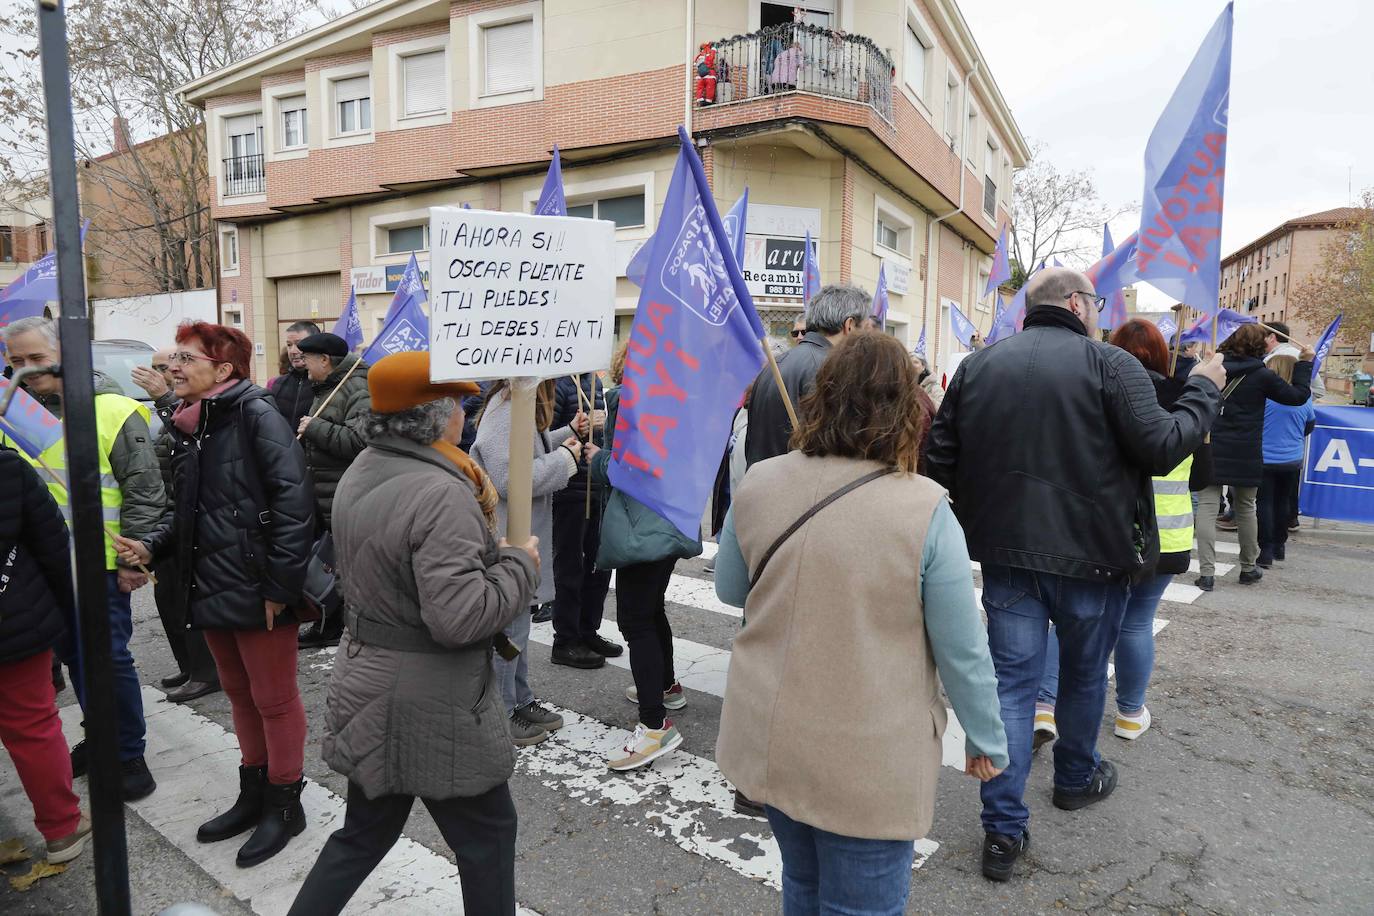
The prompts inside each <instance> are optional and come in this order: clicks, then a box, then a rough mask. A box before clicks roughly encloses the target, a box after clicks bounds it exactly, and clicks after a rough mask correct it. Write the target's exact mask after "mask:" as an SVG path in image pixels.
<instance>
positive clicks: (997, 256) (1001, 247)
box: [983, 225, 1011, 296]
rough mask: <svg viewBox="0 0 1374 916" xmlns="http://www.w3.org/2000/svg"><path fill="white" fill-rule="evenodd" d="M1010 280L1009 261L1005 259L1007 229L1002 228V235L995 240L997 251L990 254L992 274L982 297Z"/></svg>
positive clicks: (989, 275)
mask: <svg viewBox="0 0 1374 916" xmlns="http://www.w3.org/2000/svg"><path fill="white" fill-rule="evenodd" d="M1010 279H1011V261H1010V260H1009V259H1008V257H1007V227H1006V226H1005V225H1004V226H1003V227H1002V235H1001V237H1000V238H998V239H997V250H996V251H994V252H993V253H992V273H990V274H988V287H987V289H985V290H983V295H984V296H987V294H988V293H990V292H992V291H993V290H995V289H996V288H997V287H999V286H1001V285H1002V284H1003V283H1005V282H1006V281H1008V280H1010Z"/></svg>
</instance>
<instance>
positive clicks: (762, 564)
mask: <svg viewBox="0 0 1374 916" xmlns="http://www.w3.org/2000/svg"><path fill="white" fill-rule="evenodd" d="M896 472H897V469H896V468H882V469H880V470H877V471H873V472H871V473H868V474H865V475H863V476H862V477H860V478H858V479H857V480H851V481H850V482H849V483H847V484H845V485H844V486H842V487H840V488H839V489H838V490H836V491H835V492H834V493H831V494H830V495H829V496H827V497H826V498H825V499H823V500H821V501H820V502H818V503H816V504H815V505H814V506H812V507H811V508H810V509H807V510H806V511H805V512H803V513H802V514H801V517H800V518H798V519H797V520H796V521H795V522H793V523H792V524H791V525H790V526H789V527H788V529H787V530H786V531H784V532H783V533H782V534H780V535H778V539H777V540H776V541H774V542H773V544H772V546H771V547H769V548H768V551H767V552H766V553H764V555H763V559H762V560H760V561H759V565H758V567H757V568H756V569H755V570H754V574H753V575H752V576H750V577H749V587H750V588H751V589H752V588H753V587H754V586H755V585H757V584H758V581H759V577H760V576H762V575H763V571H764V569H765V568H766V567H767V566H768V561H769V560H771V559H773V554H775V553H777V552H778V548H779V547H781V546H782V545H783V544H784V543H786V541H787V539H788V538H790V537H791V536H792V535H794V534H796V533H797V531H798V529H800V528H801V526H802V525H805V524H806V523H807V522H809V521H810V520H811V517H812V516H813V515H815V514H816V513H817V512H819V511H821V510H822V509H824V508H825V507H826V506H828V505H830V504H831V503H833V502H834V501H835V500H837V499H839V498H840V497H841V496H844V495H845V494H846V493H849V492H852V491H854V490H857V489H859V487H861V486H863V485H864V484H866V483H872V482H873V481H875V480H877V479H878V478H879V477H886V476H887V475H888V474H895V473H896Z"/></svg>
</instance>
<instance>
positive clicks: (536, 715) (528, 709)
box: [515, 700, 563, 732]
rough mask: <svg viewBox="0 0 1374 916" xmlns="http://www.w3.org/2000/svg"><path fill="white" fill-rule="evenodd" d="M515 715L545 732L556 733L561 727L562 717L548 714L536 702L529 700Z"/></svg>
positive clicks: (553, 713)
mask: <svg viewBox="0 0 1374 916" xmlns="http://www.w3.org/2000/svg"><path fill="white" fill-rule="evenodd" d="M515 714H516V715H517V716H519V717H520V718H522V719H524V720H525V721H526V722H528V723H530V724H531V725H537V726H539V727H540V728H542V729H543V730H544V731H546V732H556V731H558V730H559V729H560V728H562V727H563V717H562V716H560V715H559V714H558V713H556V712H550V711H549V710H547V709H545V708H544V707H543V706H540V705H539V701H538V700H531V701H530V702H529V703H526V704H525V705H524V706H521V707H520V708H519V709H517V710H516V711H515Z"/></svg>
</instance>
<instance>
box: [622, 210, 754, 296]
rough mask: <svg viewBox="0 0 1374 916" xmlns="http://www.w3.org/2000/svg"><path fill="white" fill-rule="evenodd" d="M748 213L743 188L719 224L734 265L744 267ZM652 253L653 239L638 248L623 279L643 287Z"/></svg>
mask: <svg viewBox="0 0 1374 916" xmlns="http://www.w3.org/2000/svg"><path fill="white" fill-rule="evenodd" d="M748 213H749V189H748V188H745V189H744V193H743V194H741V195H740V198H739V200H737V201H735V205H734V206H733V207H731V208H730V212H729V213H727V214H725V216H724V217H723V218H722V219H721V224H722V225H723V226H725V234H726V235H728V236H730V249H731V251H733V252H734V254H735V263H736V264H738V265H740V267H741V268H743V267H744V224H745V222H746V220H747V219H748ZM651 251H653V239H652V238H649V239H645V240H644V244H643V245H640V246H639V250H638V251H636V252H635V253H634V257H632V258H630V263H629V264H627V265H626V266H625V279H627V280H629V281H630V282H631V283H633V284H634V285H635V286H640V287H642V286H643V285H644V272H645V271H646V270H648V269H649V253H650V252H651Z"/></svg>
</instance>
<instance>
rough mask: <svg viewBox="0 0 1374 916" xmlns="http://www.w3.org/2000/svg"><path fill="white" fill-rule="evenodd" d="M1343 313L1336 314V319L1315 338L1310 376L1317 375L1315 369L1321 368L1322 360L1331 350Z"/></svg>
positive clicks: (1314, 376)
mask: <svg viewBox="0 0 1374 916" xmlns="http://www.w3.org/2000/svg"><path fill="white" fill-rule="evenodd" d="M1342 317H1344V313H1342V314H1340V315H1337V316H1336V320H1335V321H1333V322H1331V323H1330V324H1329V325H1327V326H1326V330H1325V331H1322V336H1321V337H1319V338H1317V347H1316V352H1317V355H1316V357H1314V358H1313V360H1312V377H1313V378H1314V379H1315V378H1316V377H1317V370H1318V369H1320V368H1321V365H1322V360H1324V359H1326V354H1328V353H1330V352H1331V348H1332V347H1333V346H1334V345H1335V343H1336V332H1337V331H1339V330H1340V329H1341V318H1342Z"/></svg>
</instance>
